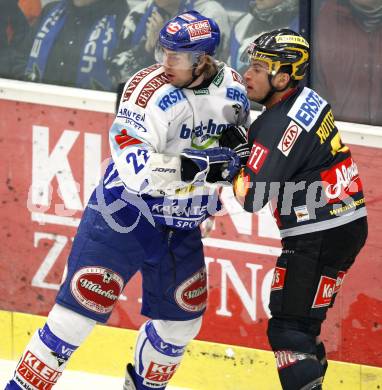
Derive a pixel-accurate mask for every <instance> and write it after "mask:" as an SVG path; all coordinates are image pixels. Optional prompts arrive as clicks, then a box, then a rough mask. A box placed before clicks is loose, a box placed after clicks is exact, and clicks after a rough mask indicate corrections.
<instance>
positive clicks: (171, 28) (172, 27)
mask: <svg viewBox="0 0 382 390" xmlns="http://www.w3.org/2000/svg"><path fill="white" fill-rule="evenodd" d="M181 28H182V26H181V25H180V24H179V23H178V22H171V23H169V24H168V25H167V28H166V31H167V32H168V33H169V34H176V33H177V32H178V31H179V30H180V29H181Z"/></svg>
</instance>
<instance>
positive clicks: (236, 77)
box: [231, 69, 244, 85]
mask: <svg viewBox="0 0 382 390" xmlns="http://www.w3.org/2000/svg"><path fill="white" fill-rule="evenodd" d="M231 72H232V78H233V79H234V80H235V81H236V82H238V83H240V84H242V85H244V81H243V78H242V77H241V76H240V74H239V73H237V72H236V71H235V70H233V69H231Z"/></svg>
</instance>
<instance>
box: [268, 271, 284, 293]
mask: <svg viewBox="0 0 382 390" xmlns="http://www.w3.org/2000/svg"><path fill="white" fill-rule="evenodd" d="M285 275H286V268H281V267H275V272H274V273H273V279H272V284H271V291H275V290H282V289H283V288H284V283H285Z"/></svg>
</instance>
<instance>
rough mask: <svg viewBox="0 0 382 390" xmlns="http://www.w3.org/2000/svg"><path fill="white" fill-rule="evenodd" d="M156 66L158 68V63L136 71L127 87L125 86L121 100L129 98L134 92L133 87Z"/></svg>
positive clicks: (154, 69) (155, 68)
mask: <svg viewBox="0 0 382 390" xmlns="http://www.w3.org/2000/svg"><path fill="white" fill-rule="evenodd" d="M158 68H160V65H159V64H155V65H151V66H149V67H148V68H145V69H142V70H141V71H140V72H138V73H137V74H136V75H135V76H134V77H133V78H132V79H131V80H130V82H129V84H128V85H127V87H126V88H125V92H124V94H123V101H124V102H125V101H127V100H129V98H130V96H131V95H132V93H133V92H134V90H135V88H137V86H138V84H139V83H140V82H141V81H142V80H143V79H144V78H145V77H146V76H148V75H149V74H150V73H152V72H154V71H156V70H157V69H158Z"/></svg>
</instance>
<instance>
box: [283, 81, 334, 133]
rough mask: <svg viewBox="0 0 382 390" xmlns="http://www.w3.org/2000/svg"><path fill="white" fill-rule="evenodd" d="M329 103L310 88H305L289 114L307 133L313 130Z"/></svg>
mask: <svg viewBox="0 0 382 390" xmlns="http://www.w3.org/2000/svg"><path fill="white" fill-rule="evenodd" d="M327 104H328V103H327V101H326V100H324V99H323V98H322V97H321V96H319V95H318V94H317V93H316V92H314V91H312V90H311V89H309V88H306V87H305V88H304V89H303V91H302V92H301V94H300V96H299V97H298V98H297V99H296V101H295V102H294V104H293V106H292V108H291V109H290V110H289V112H288V116H289V117H290V118H291V119H293V120H294V121H295V122H297V123H298V124H299V125H300V126H301V127H302V128H303V129H305V130H306V131H310V130H312V128H313V127H314V126H315V124H316V122H317V120H318V118H319V116H320V114H321V112H322V110H323V109H324V108H325V107H326V105H327Z"/></svg>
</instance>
